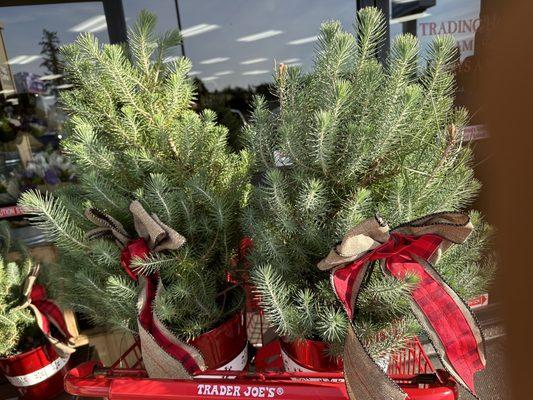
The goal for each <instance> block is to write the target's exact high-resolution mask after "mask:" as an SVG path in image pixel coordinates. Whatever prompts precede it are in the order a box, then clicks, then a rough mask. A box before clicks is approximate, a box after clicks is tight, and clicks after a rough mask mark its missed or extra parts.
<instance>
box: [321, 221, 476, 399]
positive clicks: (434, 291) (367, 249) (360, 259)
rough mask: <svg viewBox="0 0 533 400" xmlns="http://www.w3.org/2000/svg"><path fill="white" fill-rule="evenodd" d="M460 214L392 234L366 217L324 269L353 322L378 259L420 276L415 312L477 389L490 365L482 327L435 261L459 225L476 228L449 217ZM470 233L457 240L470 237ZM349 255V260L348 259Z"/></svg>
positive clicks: (447, 360) (462, 379)
mask: <svg viewBox="0 0 533 400" xmlns="http://www.w3.org/2000/svg"><path fill="white" fill-rule="evenodd" d="M458 215H459V214H456V213H448V214H435V215H433V216H428V217H424V218H421V219H420V220H417V221H414V222H413V223H408V224H404V225H402V226H401V227H400V228H399V229H396V230H394V231H392V232H390V233H388V227H386V226H385V225H380V226H379V231H378V230H377V228H376V226H377V223H376V221H373V222H372V221H370V222H369V221H365V222H364V223H363V224H362V225H364V224H367V225H366V226H365V227H364V229H358V228H355V229H354V230H352V231H350V232H351V234H350V235H347V237H345V239H344V241H343V243H342V245H340V246H337V248H336V249H334V250H332V252H331V253H330V255H328V257H327V258H326V259H324V260H323V261H321V263H320V264H319V267H320V268H321V269H329V268H331V269H332V274H331V280H332V285H333V288H334V290H335V293H336V295H337V297H338V299H339V301H340V302H341V303H342V305H343V307H344V309H345V311H346V313H347V315H348V317H349V319H350V321H351V320H353V318H354V315H355V308H356V300H357V296H358V293H359V290H360V288H361V282H362V281H363V279H364V277H365V275H366V274H367V273H368V266H369V265H370V264H371V263H372V262H374V261H379V262H380V264H381V268H382V270H383V272H384V273H385V274H388V275H390V276H392V277H394V278H396V279H399V280H403V279H404V278H405V276H406V275H407V274H415V275H417V276H418V277H419V283H418V284H417V285H416V287H415V288H414V289H413V290H412V291H411V304H412V309H413V312H414V313H415V315H416V316H417V318H418V319H419V321H420V322H421V323H422V325H423V326H424V328H425V329H426V331H427V332H428V335H429V336H430V338H431V339H432V342H433V344H434V346H435V348H436V350H437V352H438V353H439V355H440V356H441V359H442V361H443V364H444V366H445V368H446V369H447V370H448V371H449V372H450V374H451V375H452V376H454V377H455V378H456V380H457V381H458V382H459V383H461V384H462V385H463V386H465V387H466V388H467V389H468V390H469V391H470V392H471V393H475V390H474V375H475V373H476V372H478V371H480V370H482V369H483V368H484V366H485V357H484V349H483V339H482V335H481V331H480V329H479V327H478V325H477V323H476V322H475V319H474V318H473V316H472V315H471V312H470V310H469V309H468V307H467V306H465V305H464V303H463V302H462V301H461V299H460V298H459V296H458V295H457V294H456V293H455V292H454V291H453V290H452V289H451V288H450V287H449V286H448V285H447V284H446V283H445V282H444V281H443V280H442V279H441V277H440V276H439V275H438V273H437V272H436V271H435V270H434V269H433V267H432V265H431V263H430V261H429V260H433V259H434V258H435V256H436V255H438V254H439V252H440V251H441V250H443V249H445V248H446V247H448V246H449V245H450V244H451V243H453V242H454V238H455V237H461V234H458V233H457V232H458V231H457V229H460V228H461V227H464V228H465V231H466V232H468V233H469V231H467V230H466V228H468V226H467V225H470V226H471V224H470V221H469V219H468V218H466V219H463V224H462V225H461V224H453V223H452V222H450V221H449V220H448V219H447V218H448V217H449V218H451V219H453V218H455V217H457V216H458ZM465 217H466V216H465ZM380 224H381V222H380ZM374 225H375V226H374ZM367 228H368V232H367ZM372 230H374V232H373V233H375V232H378V233H379V234H380V235H382V234H383V232H385V231H386V232H387V235H386V236H385V237H386V240H383V239H381V237H383V236H381V237H380V239H379V240H377V239H376V237H378V236H377V234H373V233H371V232H372ZM447 230H448V231H447ZM454 230H455V231H454ZM439 232H440V233H442V235H441V234H439ZM450 232H451V233H450ZM413 233H414V234H413ZM447 233H449V235H447ZM468 233H466V236H468ZM466 236H464V237H461V239H458V240H457V242H459V241H462V240H464V239H466ZM372 237H373V239H372ZM354 243H355V244H354ZM343 246H344V247H343ZM339 249H340V250H339ZM346 249H349V251H348V252H347V253H349V254H347V255H346V254H342V250H345V252H346ZM361 249H363V251H361ZM343 258H344V259H346V260H348V262H346V263H343V262H342V260H343ZM351 329H353V328H351ZM351 340H352V341H355V346H362V345H361V344H360V343H359V339H358V338H354V337H353V335H352V336H351ZM352 345H354V343H352ZM357 350H359V349H357ZM354 353H355V352H354ZM345 354H346V349H345ZM358 356H359V357H360V353H358ZM347 380H348V378H347ZM361 383H364V382H362V381H361ZM389 389H390V388H389ZM395 395H396V396H397V397H391V398H402V396H401V395H398V394H395ZM367 398H373V397H371V396H368V397H367ZM376 398H380V397H377V396H376Z"/></svg>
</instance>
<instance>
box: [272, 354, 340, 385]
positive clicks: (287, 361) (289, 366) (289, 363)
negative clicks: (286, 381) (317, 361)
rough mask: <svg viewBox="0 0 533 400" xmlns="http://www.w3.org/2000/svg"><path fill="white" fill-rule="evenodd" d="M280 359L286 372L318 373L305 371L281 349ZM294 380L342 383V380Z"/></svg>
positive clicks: (305, 369) (309, 370)
mask: <svg viewBox="0 0 533 400" xmlns="http://www.w3.org/2000/svg"><path fill="white" fill-rule="evenodd" d="M281 358H283V366H284V367H285V371H287V372H313V373H315V374H316V373H318V372H320V371H313V370H312V369H307V368H305V367H304V366H302V365H300V364H298V363H297V362H296V361H294V360H293V359H292V358H291V356H289V355H288V354H287V353H285V352H284V351H283V349H281ZM331 372H339V371H331ZM294 379H296V380H300V379H302V380H308V381H327V382H342V381H343V379H325V378H324V379H322V378H294Z"/></svg>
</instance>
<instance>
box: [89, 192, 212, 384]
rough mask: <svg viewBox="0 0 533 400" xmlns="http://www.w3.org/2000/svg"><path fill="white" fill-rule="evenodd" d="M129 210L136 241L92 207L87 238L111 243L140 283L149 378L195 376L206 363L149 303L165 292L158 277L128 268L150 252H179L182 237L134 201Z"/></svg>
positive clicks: (140, 317)
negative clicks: (107, 240)
mask: <svg viewBox="0 0 533 400" xmlns="http://www.w3.org/2000/svg"><path fill="white" fill-rule="evenodd" d="M129 209H130V211H131V213H132V215H133V221H134V225H135V230H136V233H137V235H138V237H137V238H135V239H133V238H132V237H131V236H130V235H129V234H128V233H127V232H126V230H125V229H124V227H123V226H122V224H121V223H120V222H118V221H117V220H115V219H114V218H112V217H111V216H109V215H107V214H104V213H102V212H101V211H99V210H97V209H94V208H92V209H89V210H87V211H86V212H85V215H86V217H87V218H88V219H89V220H90V221H92V222H93V223H94V224H95V225H97V226H98V228H95V229H93V230H91V231H89V232H87V234H86V237H87V238H88V239H97V238H110V239H112V240H114V241H115V242H116V243H117V245H119V247H121V248H122V252H121V257H120V258H121V265H122V267H123V268H124V270H125V271H126V272H127V274H128V275H129V276H130V277H131V278H132V279H134V280H136V281H137V280H138V281H139V283H140V286H141V291H140V295H139V302H138V307H139V314H138V325H139V338H140V341H141V348H142V354H143V363H144V366H145V369H146V371H147V372H148V375H149V376H150V377H151V378H176V379H180V378H191V377H192V375H193V374H194V373H197V372H199V371H203V370H205V369H206V367H205V362H204V360H203V357H202V355H201V354H200V353H199V352H198V350H196V349H195V348H193V347H192V346H190V345H188V344H186V343H184V342H182V341H180V340H179V339H178V338H176V337H175V336H174V335H173V334H172V333H171V332H170V330H169V329H168V328H167V327H166V326H165V325H164V324H163V323H162V322H161V321H160V320H159V319H158V318H157V315H156V314H155V312H154V310H153V307H152V304H153V302H154V300H155V299H156V297H157V296H158V295H159V294H160V293H161V292H162V291H164V287H163V283H162V282H161V279H160V278H159V274H157V273H155V274H151V275H148V276H142V275H140V274H139V271H137V270H133V269H132V266H131V263H132V261H133V260H134V259H135V258H140V259H145V258H146V257H148V255H149V254H150V253H152V252H153V253H157V252H160V251H165V250H178V249H179V248H180V247H181V246H183V244H184V243H185V238H184V237H183V236H182V235H180V234H179V233H177V232H176V231H175V230H173V229H172V228H170V227H169V226H167V225H165V224H164V223H163V222H161V220H160V219H159V218H158V217H157V215H156V214H151V215H150V214H148V212H146V210H145V209H144V208H143V206H142V205H141V203H140V202H138V201H133V202H132V203H131V204H130V207H129Z"/></svg>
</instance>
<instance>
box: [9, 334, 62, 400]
mask: <svg viewBox="0 0 533 400" xmlns="http://www.w3.org/2000/svg"><path fill="white" fill-rule="evenodd" d="M67 363H68V359H65V358H61V357H59V356H58V355H57V353H56V351H55V350H54V348H53V347H52V346H51V345H50V344H48V343H47V344H45V345H44V346H41V347H37V348H36V349H33V350H30V351H27V352H25V353H22V354H17V355H15V356H11V357H7V358H0V370H1V371H2V372H3V373H4V375H5V377H6V379H7V380H8V381H9V383H10V384H11V385H12V386H14V387H16V388H17V390H18V392H19V394H20V396H21V398H22V399H23V400H47V399H53V398H54V397H57V396H58V395H59V394H61V393H63V377H64V376H65V374H66V373H67V367H66V366H67Z"/></svg>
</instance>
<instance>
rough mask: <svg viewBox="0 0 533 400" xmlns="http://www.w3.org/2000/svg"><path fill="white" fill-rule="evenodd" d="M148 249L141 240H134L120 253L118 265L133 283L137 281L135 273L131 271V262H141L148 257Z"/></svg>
mask: <svg viewBox="0 0 533 400" xmlns="http://www.w3.org/2000/svg"><path fill="white" fill-rule="evenodd" d="M149 253H150V249H149V248H148V246H147V244H146V242H145V240H144V239H143V238H140V239H135V240H132V241H131V242H129V243H128V244H127V245H126V246H125V247H124V248H123V249H122V252H121V253H120V265H122V268H124V271H126V273H127V274H128V275H129V276H130V278H131V279H133V280H134V281H137V280H138V277H137V273H136V272H135V271H133V270H132V268H131V262H132V260H133V259H134V258H140V259H142V260H144V259H146V257H148V254H149Z"/></svg>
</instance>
